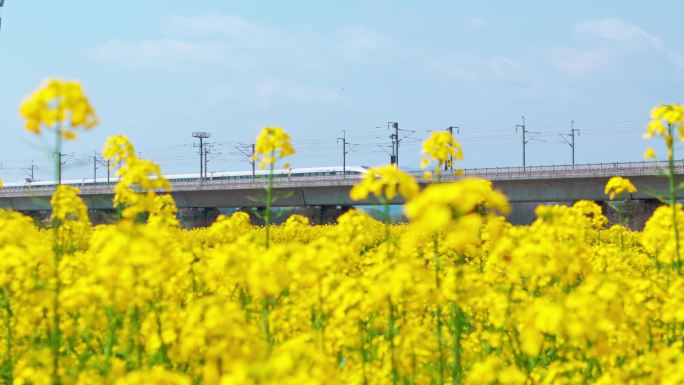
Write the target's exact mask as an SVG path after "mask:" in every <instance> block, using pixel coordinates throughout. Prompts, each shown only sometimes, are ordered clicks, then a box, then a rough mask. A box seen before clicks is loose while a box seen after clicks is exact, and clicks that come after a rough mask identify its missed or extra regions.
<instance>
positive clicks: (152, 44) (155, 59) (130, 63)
mask: <svg viewBox="0 0 684 385" xmlns="http://www.w3.org/2000/svg"><path fill="white" fill-rule="evenodd" d="M91 56H92V57H93V58H94V59H95V60H97V61H99V62H101V63H106V64H110V65H115V66H121V67H125V68H164V69H173V68H180V67H182V66H184V65H188V64H207V63H219V62H222V64H225V63H223V62H224V61H225V59H226V57H225V54H224V49H223V47H222V45H221V44H218V43H213V42H189V41H183V40H175V39H158V40H142V41H137V42H126V41H122V40H119V39H112V40H110V41H108V42H107V43H104V44H101V45H99V46H98V47H96V48H95V49H94V50H92V51H91ZM231 62H232V64H234V65H236V66H242V65H246V64H248V63H249V62H250V59H249V58H248V57H244V56H243V57H233V58H232V59H231Z"/></svg>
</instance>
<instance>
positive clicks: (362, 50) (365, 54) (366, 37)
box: [336, 25, 390, 61]
mask: <svg viewBox="0 0 684 385" xmlns="http://www.w3.org/2000/svg"><path fill="white" fill-rule="evenodd" d="M336 45H337V46H338V47H339V50H340V52H341V53H342V54H343V55H345V57H346V58H348V59H351V60H356V61H360V60H364V59H367V58H369V56H373V55H378V54H384V53H386V52H387V50H388V49H389V46H390V45H389V44H388V43H387V42H384V41H383V38H382V37H381V36H380V34H378V32H377V31H375V30H374V29H372V28H370V27H367V26H363V25H355V26H349V27H346V28H344V29H342V31H340V33H339V34H338V41H337V42H336ZM381 50H382V52H380V51H381Z"/></svg>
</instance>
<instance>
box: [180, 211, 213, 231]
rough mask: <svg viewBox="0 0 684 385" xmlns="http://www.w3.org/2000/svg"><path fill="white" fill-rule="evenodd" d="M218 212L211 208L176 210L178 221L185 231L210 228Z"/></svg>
mask: <svg viewBox="0 0 684 385" xmlns="http://www.w3.org/2000/svg"><path fill="white" fill-rule="evenodd" d="M218 215H219V211H218V209H215V208H213V207H207V208H186V209H178V214H177V216H178V220H179V221H180V223H181V226H183V227H184V228H186V229H194V228H197V227H206V226H210V225H211V224H212V223H214V221H215V220H216V217H218Z"/></svg>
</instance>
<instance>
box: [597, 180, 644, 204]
mask: <svg viewBox="0 0 684 385" xmlns="http://www.w3.org/2000/svg"><path fill="white" fill-rule="evenodd" d="M635 192H637V189H636V187H634V185H633V184H632V182H631V181H630V180H629V179H627V178H623V177H621V176H614V177H612V178H610V179H609V180H608V183H606V188H605V189H604V192H603V193H604V194H606V195H608V197H609V198H610V199H615V196H616V195H620V194H622V193H630V194H631V193H635Z"/></svg>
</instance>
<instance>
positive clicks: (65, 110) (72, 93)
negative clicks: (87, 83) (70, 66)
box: [19, 79, 98, 140]
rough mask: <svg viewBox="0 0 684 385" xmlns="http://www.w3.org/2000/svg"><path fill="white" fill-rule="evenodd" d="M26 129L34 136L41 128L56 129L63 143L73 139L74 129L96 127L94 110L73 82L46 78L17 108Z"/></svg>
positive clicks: (76, 83) (96, 121)
mask: <svg viewBox="0 0 684 385" xmlns="http://www.w3.org/2000/svg"><path fill="white" fill-rule="evenodd" d="M19 112H20V114H21V116H22V117H23V118H24V119H26V125H25V127H26V129H27V130H28V131H31V132H33V133H35V134H40V133H41V127H44V128H48V129H52V130H57V131H58V133H59V134H60V135H61V136H62V137H64V138H65V139H67V140H73V139H76V136H77V133H76V131H75V129H76V128H78V127H82V128H84V129H86V130H88V129H91V128H93V127H95V126H96V125H97V124H98V120H97V116H96V115H95V110H94V109H93V107H92V106H91V105H90V102H89V100H88V98H87V97H86V96H85V95H84V94H83V89H82V87H81V84H80V83H78V82H75V81H64V80H59V79H48V80H46V81H45V82H44V84H43V85H42V86H41V87H40V88H39V89H37V90H36V91H34V92H33V93H32V94H31V95H29V96H28V97H27V98H26V99H25V100H24V101H23V102H22V103H21V105H20V107H19Z"/></svg>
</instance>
